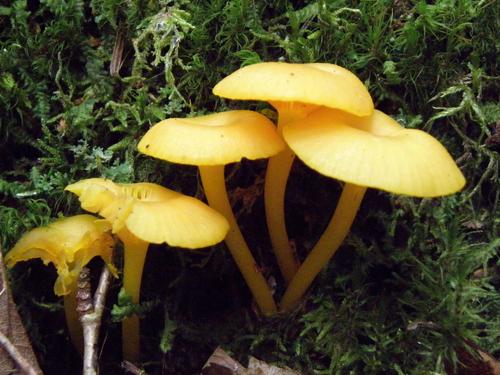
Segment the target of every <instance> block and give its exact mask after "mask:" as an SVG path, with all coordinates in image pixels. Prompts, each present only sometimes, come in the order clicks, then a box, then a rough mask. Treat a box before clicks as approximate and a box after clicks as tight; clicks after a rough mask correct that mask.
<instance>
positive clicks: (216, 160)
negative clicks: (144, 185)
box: [137, 110, 285, 165]
mask: <svg viewBox="0 0 500 375" xmlns="http://www.w3.org/2000/svg"><path fill="white" fill-rule="evenodd" d="M284 147H285V143H284V142H283V140H282V139H281V137H280V136H279V135H278V134H277V132H276V128H275V126H274V124H273V123H272V122H271V121H270V120H269V119H268V118H267V117H265V116H263V115H261V114H260V113H257V112H253V111H243V110H242V111H227V112H220V113H214V114H210V115H206V116H199V117H192V118H171V119H168V120H163V121H161V122H159V123H158V124H156V125H154V126H153V127H152V128H151V129H149V130H148V132H147V133H146V134H145V135H144V137H143V138H142V139H141V141H140V142H139V145H138V146H137V148H138V150H139V152H142V153H143V154H146V155H149V156H153V157H156V158H159V159H162V160H168V161H170V162H173V163H179V164H189V165H224V164H228V163H233V162H238V161H240V160H241V159H242V158H247V159H251V160H254V159H260V158H267V157H270V156H272V155H275V154H277V153H278V152H280V151H281V150H283V149H284Z"/></svg>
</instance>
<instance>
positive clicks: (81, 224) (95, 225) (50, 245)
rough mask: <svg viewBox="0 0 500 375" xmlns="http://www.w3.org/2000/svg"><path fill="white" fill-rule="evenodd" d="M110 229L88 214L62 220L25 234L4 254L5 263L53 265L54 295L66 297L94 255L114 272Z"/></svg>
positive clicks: (112, 243)
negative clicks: (30, 261)
mask: <svg viewBox="0 0 500 375" xmlns="http://www.w3.org/2000/svg"><path fill="white" fill-rule="evenodd" d="M110 229H111V226H110V225H109V223H108V222H106V221H105V220H102V219H98V218H96V217H94V216H91V215H76V216H71V217H64V218H61V219H58V220H56V221H54V222H52V223H50V224H49V225H47V226H45V227H39V228H35V229H33V230H31V231H29V232H27V233H26V234H24V235H23V236H22V237H21V238H20V239H19V241H18V242H17V243H16V245H15V246H14V247H13V248H12V249H11V250H10V251H9V253H8V254H7V255H6V257H5V263H6V265H7V266H8V267H13V266H14V265H15V264H16V263H17V262H22V261H26V260H29V259H35V258H40V259H41V260H42V261H43V263H44V264H45V265H47V264H48V263H52V264H54V266H55V267H56V269H57V273H58V278H57V280H56V283H55V285H54V293H55V294H56V295H58V296H62V295H66V294H69V293H70V292H71V290H73V289H74V288H75V286H76V280H77V278H78V275H79V274H80V271H81V270H82V268H83V267H84V266H85V265H86V264H87V263H88V262H89V261H90V260H91V259H92V258H94V257H96V256H100V257H101V258H102V259H103V260H104V261H105V262H106V263H107V264H108V266H110V267H111V270H112V271H113V272H115V273H116V271H115V269H114V267H113V266H112V264H111V257H112V250H113V246H114V241H113V238H112V237H111V235H110V234H109V233H108V231H109V230H110Z"/></svg>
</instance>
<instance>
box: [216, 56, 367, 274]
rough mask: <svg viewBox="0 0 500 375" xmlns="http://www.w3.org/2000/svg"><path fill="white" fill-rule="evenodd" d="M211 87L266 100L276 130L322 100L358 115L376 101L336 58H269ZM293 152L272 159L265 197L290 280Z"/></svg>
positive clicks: (224, 94)
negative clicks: (287, 212)
mask: <svg viewBox="0 0 500 375" xmlns="http://www.w3.org/2000/svg"><path fill="white" fill-rule="evenodd" d="M213 93H214V94H215V95H218V96H222V97H224V98H229V99H239V100H265V101H268V102H269V103H270V104H271V105H272V106H273V107H274V108H276V110H277V111H278V130H279V131H280V132H281V129H282V128H283V126H284V125H285V124H287V123H289V122H292V121H297V120H300V119H304V118H305V117H306V116H307V115H308V114H309V113H311V112H312V111H314V110H316V109H318V108H319V107H320V106H326V107H331V108H338V109H341V110H343V111H346V112H349V113H352V114H354V115H357V116H369V115H371V114H372V113H373V102H372V99H371V97H370V94H369V93H368V90H367V89H366V88H365V86H364V85H363V83H362V82H361V81H360V80H359V79H358V78H357V77H356V76H355V75H354V74H353V73H351V72H350V71H348V70H347V69H344V68H342V67H340V66H337V65H334V64H326V63H314V64H289V63H282V62H266V63H259V64H254V65H249V66H245V67H244V68H241V69H239V70H237V71H235V72H234V73H232V74H230V75H229V76H227V77H226V78H224V79H223V80H222V81H220V82H219V83H218V84H217V85H216V86H215V87H214V89H213ZM294 156H295V155H294V153H293V152H292V151H291V150H290V149H289V148H285V149H284V151H282V152H280V153H279V154H277V155H276V156H273V157H272V158H271V159H270V160H269V163H268V167H267V174H266V181H265V190H264V199H265V207H266V220H267V226H268V228H269V235H270V237H271V242H272V245H273V249H274V251H275V253H276V257H277V260H278V264H279V266H280V269H281V272H282V274H283V277H284V278H285V280H286V281H287V282H290V280H291V279H292V277H293V276H294V275H295V272H296V271H297V269H298V267H299V263H298V261H297V260H296V259H295V257H294V255H293V251H292V249H291V247H290V244H289V240H288V234H287V231H286V224H285V217H284V197H285V189H286V182H287V180H288V175H289V173H290V168H291V165H292V163H293V160H294Z"/></svg>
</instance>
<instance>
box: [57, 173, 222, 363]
mask: <svg viewBox="0 0 500 375" xmlns="http://www.w3.org/2000/svg"><path fill="white" fill-rule="evenodd" d="M66 190H68V191H71V192H72V193H75V194H76V195H78V197H79V200H80V203H81V206H82V208H83V209H85V210H87V211H90V212H94V213H99V215H101V216H102V217H104V218H105V219H106V220H108V221H109V222H110V223H111V225H112V232H113V233H116V234H117V236H118V238H119V239H120V240H121V241H122V242H123V248H124V266H123V287H124V289H125V291H126V292H127V294H128V295H129V296H130V297H131V298H132V302H133V303H139V300H140V289H141V279H142V271H143V268H144V261H145V258H146V253H147V249H148V246H149V244H150V243H155V244H161V243H167V244H168V245H170V246H178V247H184V248H189V249H196V248H201V247H207V246H211V245H214V244H216V243H218V242H220V241H222V240H223V239H224V237H225V235H226V233H227V231H228V229H229V224H228V223H227V221H226V219H225V218H224V217H223V216H222V215H221V214H219V213H218V212H216V211H215V210H213V209H211V208H210V207H208V206H207V205H206V204H204V203H203V202H201V201H199V200H197V199H195V198H192V197H188V196H186V195H183V194H180V193H177V192H175V191H173V190H169V189H167V188H164V187H162V186H160V185H156V184H152V183H147V182H141V183H135V184H116V183H114V182H112V181H110V180H106V179H102V178H90V179H86V180H82V181H79V182H76V183H74V184H71V185H68V186H67V187H66ZM122 336H123V355H124V358H125V359H126V360H129V361H132V362H134V361H137V360H138V357H139V350H140V347H139V319H138V317H137V316H133V317H129V318H126V319H125V320H124V321H123V325H122Z"/></svg>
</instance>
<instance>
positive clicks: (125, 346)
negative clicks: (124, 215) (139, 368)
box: [118, 229, 149, 363]
mask: <svg viewBox="0 0 500 375" xmlns="http://www.w3.org/2000/svg"><path fill="white" fill-rule="evenodd" d="M118 237H120V239H121V240H122V242H123V250H124V257H123V258H124V259H123V288H124V289H125V292H127V294H128V295H129V296H130V297H131V298H132V302H133V303H139V301H140V294H141V280H142V270H143V268H144V261H145V259H146V254H147V251H148V245H149V244H148V243H147V242H145V241H143V240H141V239H139V238H137V237H136V236H134V235H133V234H132V233H130V232H129V231H128V230H127V229H122V230H121V231H120V232H119V233H118ZM139 328H140V327H139V317H138V316H137V315H134V316H130V317H128V318H125V319H124V320H123V322H122V350H123V359H124V360H127V361H130V362H134V363H137V362H138V361H139V354H140V335H139Z"/></svg>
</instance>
